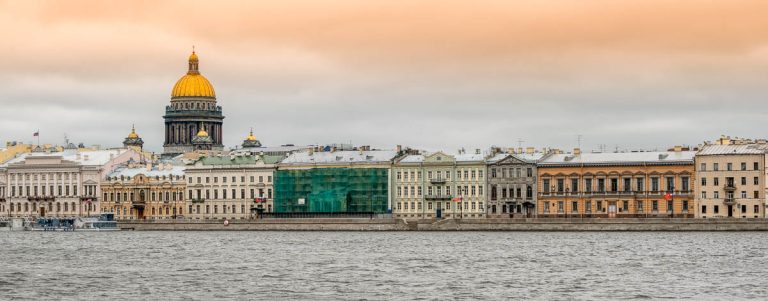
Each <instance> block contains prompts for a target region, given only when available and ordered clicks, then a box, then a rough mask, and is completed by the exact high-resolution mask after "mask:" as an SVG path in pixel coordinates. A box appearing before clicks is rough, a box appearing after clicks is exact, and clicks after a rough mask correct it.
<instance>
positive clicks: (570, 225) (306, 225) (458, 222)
mask: <svg viewBox="0 0 768 301" xmlns="http://www.w3.org/2000/svg"><path fill="white" fill-rule="evenodd" d="M119 224H120V228H121V229H123V230H134V231H768V221H766V220H765V219H695V218H689V219H681V218H622V219H607V218H569V219H562V218H528V219H523V218H521V219H464V220H462V219H443V220H434V219H424V220H406V219H394V218H371V219H365V218H317V219H303V218H286V219H260V220H233V221H231V222H230V221H227V223H223V222H221V221H215V220H142V221H139V220H133V221H122V222H120V223H119Z"/></svg>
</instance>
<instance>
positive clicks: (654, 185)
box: [651, 178, 659, 192]
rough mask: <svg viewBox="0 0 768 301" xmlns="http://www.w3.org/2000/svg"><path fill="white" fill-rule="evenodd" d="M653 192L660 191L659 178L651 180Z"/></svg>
mask: <svg viewBox="0 0 768 301" xmlns="http://www.w3.org/2000/svg"><path fill="white" fill-rule="evenodd" d="M651 191H653V192H658V191H659V178H651Z"/></svg>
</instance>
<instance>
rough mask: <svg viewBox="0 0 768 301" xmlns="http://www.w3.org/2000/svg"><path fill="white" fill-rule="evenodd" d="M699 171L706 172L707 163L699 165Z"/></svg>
mask: <svg viewBox="0 0 768 301" xmlns="http://www.w3.org/2000/svg"><path fill="white" fill-rule="evenodd" d="M699 169H700V170H701V171H707V163H701V167H700V168H699Z"/></svg>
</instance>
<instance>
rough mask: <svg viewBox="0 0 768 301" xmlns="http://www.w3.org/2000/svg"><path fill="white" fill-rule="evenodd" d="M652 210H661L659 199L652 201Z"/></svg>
mask: <svg viewBox="0 0 768 301" xmlns="http://www.w3.org/2000/svg"><path fill="white" fill-rule="evenodd" d="M651 211H653V212H658V211H659V201H652V202H651Z"/></svg>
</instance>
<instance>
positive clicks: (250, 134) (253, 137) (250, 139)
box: [245, 130, 256, 141]
mask: <svg viewBox="0 0 768 301" xmlns="http://www.w3.org/2000/svg"><path fill="white" fill-rule="evenodd" d="M245 140H248V141H256V136H254V135H253V130H251V132H250V133H249V134H248V137H245Z"/></svg>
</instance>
